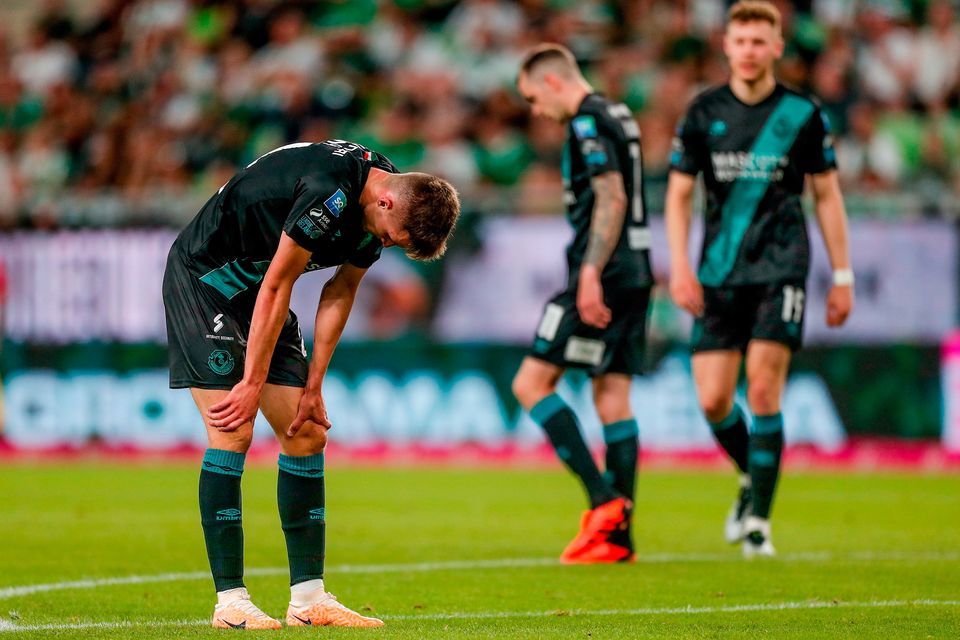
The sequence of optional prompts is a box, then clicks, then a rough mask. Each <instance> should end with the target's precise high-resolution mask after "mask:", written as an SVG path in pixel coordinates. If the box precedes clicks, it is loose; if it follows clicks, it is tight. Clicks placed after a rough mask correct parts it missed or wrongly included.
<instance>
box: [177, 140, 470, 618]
mask: <svg viewBox="0 0 960 640" xmlns="http://www.w3.org/2000/svg"><path fill="white" fill-rule="evenodd" d="M459 213H460V202H459V200H458V198H457V194H456V191H455V190H454V189H453V187H452V186H451V185H450V184H449V183H448V182H446V181H444V180H441V179H440V178H437V177H434V176H430V175H426V174H422V173H398V172H397V169H396V167H395V166H394V165H393V164H391V163H390V162H389V161H388V160H387V159H386V158H384V157H383V156H381V155H379V154H377V153H375V152H373V151H370V150H369V149H366V148H364V147H362V146H360V145H357V144H353V143H349V142H345V141H342V140H328V141H326V142H320V143H298V144H292V145H288V146H286V147H281V148H280V149H276V150H274V151H271V152H270V153H267V154H266V155H264V156H262V157H260V158H259V159H258V160H256V161H254V162H253V163H252V164H250V165H249V166H248V167H247V168H245V169H243V170H242V171H240V172H239V173H238V174H237V175H235V176H234V177H233V178H232V179H231V180H230V181H229V182H228V183H227V184H225V185H224V186H223V187H221V188H220V190H219V191H218V192H217V194H216V195H215V196H213V198H211V199H210V200H209V201H208V202H207V203H206V205H204V207H203V209H202V210H201V211H200V213H198V214H197V216H196V217H195V218H194V219H193V221H192V222H190V224H189V225H188V226H187V227H186V228H185V229H184V230H183V232H181V233H180V235H179V236H178V237H177V239H176V241H175V242H174V244H173V248H172V249H171V250H170V255H169V258H168V259H167V267H166V272H165V274H164V280H163V300H164V305H165V308H166V320H167V334H168V337H169V344H170V386H171V387H172V388H189V389H190V391H191V393H192V394H193V399H194V401H195V402H196V404H197V407H198V409H199V410H200V413H201V415H202V416H203V420H204V423H205V425H206V430H207V436H208V440H209V448H208V449H207V451H206V453H205V454H204V456H203V463H202V466H201V471H200V519H201V524H202V525H203V534H204V539H205V540H206V547H207V556H208V558H209V561H210V570H211V572H212V573H213V580H214V585H215V587H216V590H217V605H216V607H215V609H214V614H213V626H214V627H223V628H231V627H232V628H244V629H278V628H280V622H279V621H278V620H275V619H273V618H272V617H270V616H268V615H267V614H265V613H264V612H263V611H261V610H260V609H259V608H258V607H257V606H256V605H254V604H253V603H252V602H251V600H250V595H249V593H248V592H247V590H246V588H245V587H244V582H243V529H242V507H241V502H240V477H241V474H242V473H243V466H244V458H245V454H246V452H247V450H248V449H249V447H250V442H251V439H252V437H253V421H254V417H255V416H256V413H257V410H258V409H260V410H261V411H262V412H263V415H264V416H265V417H266V419H267V421H268V422H269V423H270V426H271V427H272V428H273V430H274V432H275V433H276V437H277V439H278V440H279V442H280V450H281V453H280V458H279V475H278V479H277V502H278V505H279V510H280V522H281V526H282V528H283V533H284V537H285V538H286V544H287V556H288V560H289V563H290V584H291V587H290V593H291V595H290V606H289V609H288V610H287V616H286V623H287V625H290V626H301V625H337V626H348V627H372V626H380V625H382V624H383V623H382V622H381V621H380V620H378V619H376V618H371V617H366V616H362V615H360V614H358V613H356V612H355V611H352V610H350V609H348V608H347V607H345V606H343V605H342V604H340V603H339V602H337V600H336V598H335V597H334V596H332V595H331V594H329V593H328V592H327V591H326V589H325V588H324V584H323V561H324V546H325V519H326V508H325V504H324V468H323V467H324V465H323V462H324V459H323V450H324V447H325V445H326V441H327V434H326V432H327V429H329V428H330V426H331V424H330V421H329V419H328V418H327V412H326V408H325V406H324V402H323V397H322V395H321V386H322V383H323V377H324V375H325V374H326V372H327V367H328V365H329V363H330V358H331V356H332V355H333V350H334V348H335V347H336V344H337V342H338V340H339V339H340V335H341V333H342V331H343V327H344V325H345V323H346V321H347V317H348V316H349V314H350V309H351V306H352V304H353V300H354V296H355V294H356V291H357V287H358V286H359V285H360V280H361V278H363V275H364V273H365V272H366V270H367V269H368V268H369V267H370V266H371V265H372V264H373V263H374V262H375V261H376V260H377V259H378V258H379V257H380V252H381V250H382V248H383V247H389V246H393V245H397V246H400V247H402V248H403V249H405V250H406V252H407V255H409V256H410V257H412V258H415V259H418V260H431V259H434V258H436V257H439V256H440V255H442V254H443V252H444V250H445V248H446V242H447V238H448V236H449V235H450V232H451V231H452V229H453V226H454V224H455V223H456V219H457V216H458V215H459ZM325 267H336V271H335V272H334V274H333V276H332V277H331V278H330V280H329V281H328V282H327V283H326V285H324V287H323V291H322V293H321V295H320V301H319V304H318V307H317V315H316V330H315V332H314V349H313V357H312V358H311V360H310V362H309V365H308V363H307V357H306V356H307V352H306V349H305V348H304V344H303V339H302V337H301V335H300V329H299V326H298V324H297V318H296V316H295V315H294V314H293V313H292V312H291V311H290V308H289V307H290V293H291V290H292V288H293V283H294V282H295V281H296V280H297V278H298V277H299V276H300V274H302V273H304V272H305V271H313V270H316V269H322V268H325Z"/></svg>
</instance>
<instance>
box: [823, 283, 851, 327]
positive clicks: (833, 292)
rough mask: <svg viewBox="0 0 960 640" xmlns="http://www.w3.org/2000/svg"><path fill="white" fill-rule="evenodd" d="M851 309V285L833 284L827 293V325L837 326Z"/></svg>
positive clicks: (843, 320) (844, 319)
mask: <svg viewBox="0 0 960 640" xmlns="http://www.w3.org/2000/svg"><path fill="white" fill-rule="evenodd" d="M851 311H853V287H852V286H850V285H844V286H836V285H835V286H833V287H831V288H830V293H828V294H827V326H828V327H839V326H840V325H842V324H843V323H844V322H846V321H847V317H848V316H849V315H850V312H851Z"/></svg>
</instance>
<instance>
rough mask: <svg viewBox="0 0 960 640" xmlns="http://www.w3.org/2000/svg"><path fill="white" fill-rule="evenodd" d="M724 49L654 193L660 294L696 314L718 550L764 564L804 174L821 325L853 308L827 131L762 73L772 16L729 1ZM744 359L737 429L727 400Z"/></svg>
mask: <svg viewBox="0 0 960 640" xmlns="http://www.w3.org/2000/svg"><path fill="white" fill-rule="evenodd" d="M724 52H725V53H726V55H727V58H728V59H729V62H730V74H731V75H730V81H729V83H728V84H726V85H723V86H720V87H716V88H713V89H710V90H708V91H706V92H705V93H703V94H701V95H700V96H699V97H697V98H696V99H695V100H694V101H693V103H692V104H691V105H690V107H689V109H688V111H687V115H686V118H685V120H684V122H683V124H682V125H681V126H680V127H679V129H678V133H677V137H676V139H675V141H674V150H673V156H672V159H671V172H670V178H669V184H668V187H667V198H666V222H667V236H668V241H669V246H670V255H671V278H670V292H671V294H672V296H673V299H674V301H675V302H676V303H677V304H678V305H679V306H680V307H682V308H684V309H686V310H687V311H689V312H690V313H692V314H693V315H694V316H696V321H695V323H694V327H693V335H692V337H691V343H692V345H691V346H692V350H693V358H692V359H693V377H694V382H695V383H696V387H697V394H698V396H699V400H700V406H701V408H702V409H703V412H704V413H705V414H706V418H707V421H708V422H709V423H710V426H711V427H712V430H713V434H714V436H715V437H716V439H717V441H718V442H719V443H720V445H721V446H722V447H723V449H724V450H725V451H726V452H727V454H728V455H729V456H730V458H731V460H732V461H733V462H734V464H735V465H736V467H737V470H738V471H739V473H740V493H739V495H738V498H737V500H736V502H735V503H734V506H733V508H732V510H731V512H730V515H729V516H728V517H727V521H726V525H725V534H726V538H727V541H728V542H730V543H736V542H740V541H742V543H743V552H744V555H745V556H747V557H752V556H755V555H763V556H771V555H773V554H774V548H773V545H772V543H771V541H770V509H771V505H772V504H773V496H774V490H775V489H776V484H777V477H778V475H779V470H780V455H781V451H782V449H783V417H782V416H781V414H780V398H781V395H782V393H783V387H784V385H785V383H786V379H787V370H788V368H789V365H790V357H791V354H792V353H793V352H794V351H796V350H797V349H798V348H799V347H800V344H801V340H802V334H803V317H804V306H805V305H804V301H805V289H804V283H805V281H806V278H807V272H808V270H809V262H810V255H809V254H810V248H809V242H808V239H807V229H806V224H805V220H804V214H803V209H802V207H801V202H800V195H801V193H802V191H803V186H804V176H805V175H806V174H810V175H811V181H810V182H811V185H812V187H813V195H814V199H815V201H816V215H817V220H818V221H819V224H820V229H821V231H822V233H823V237H824V241H825V243H826V246H827V252H828V253H829V256H830V263H831V264H832V266H833V287H832V288H831V289H830V293H829V295H828V298H827V324H828V325H829V326H831V327H837V326H840V325H841V324H843V323H844V321H845V320H846V319H847V316H848V315H849V314H850V311H851V309H852V307H853V287H852V285H853V271H852V270H851V268H850V257H849V251H848V246H847V221H846V213H845V211H844V206H843V199H842V197H841V194H840V187H839V184H838V181H837V172H836V162H835V158H834V150H833V140H832V137H831V135H830V128H829V124H828V123H827V120H826V118H825V117H824V115H823V114H822V113H821V111H820V109H819V107H818V106H817V104H816V103H814V102H813V101H811V100H810V99H809V98H806V97H804V96H803V95H801V94H799V93H798V92H797V91H795V90H793V89H791V88H789V87H786V86H784V85H783V84H780V83H779V82H777V80H776V78H775V77H774V72H773V67H774V63H775V62H776V60H777V59H779V58H780V56H781V54H782V53H783V37H782V35H781V31H780V14H779V12H778V11H777V9H776V8H775V7H774V6H773V5H771V4H770V3H768V2H757V1H752V2H737V3H736V4H734V5H733V6H732V7H731V8H730V11H729V14H728V20H727V31H726V35H725V37H724ZM699 173H702V174H703V179H704V183H705V186H706V191H707V199H706V203H707V205H706V219H705V226H706V232H705V234H704V240H703V250H702V253H701V258H700V267H699V270H698V272H697V273H696V274H694V272H693V271H692V269H691V267H690V264H689V262H688V258H687V241H688V236H689V228H690V213H691V208H692V207H691V203H692V198H693V190H694V182H695V180H696V176H697V174H699ZM744 357H746V375H747V402H748V403H749V405H750V410H751V412H752V413H753V419H752V426H751V429H750V430H749V434H748V429H747V418H746V416H745V415H744V413H743V411H742V410H741V409H740V407H739V406H737V405H736V403H735V402H734V394H735V392H736V388H737V379H738V377H739V373H740V365H741V362H742V361H743V359H744Z"/></svg>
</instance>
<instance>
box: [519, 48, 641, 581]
mask: <svg viewBox="0 0 960 640" xmlns="http://www.w3.org/2000/svg"><path fill="white" fill-rule="evenodd" d="M517 88H518V90H519V91H520V93H521V94H522V95H523V97H524V98H525V99H526V100H527V102H528V103H529V104H530V108H531V110H532V112H533V115H534V116H541V117H545V118H550V119H551V120H555V121H557V122H560V123H563V124H565V125H566V127H567V142H566V144H565V146H564V152H563V166H562V170H563V180H564V200H565V203H566V207H567V218H568V220H569V221H570V224H571V225H572V226H573V229H574V239H573V241H572V242H571V243H570V245H569V246H568V247H567V265H568V276H567V277H568V280H567V286H566V288H565V289H564V290H563V291H562V292H560V293H558V294H557V295H556V296H554V297H553V299H551V300H550V302H549V303H548V304H547V305H546V308H545V309H544V312H543V317H542V320H541V321H540V326H539V328H538V329H537V334H536V338H535V340H534V343H533V348H532V350H531V352H530V354H529V355H528V356H527V357H526V358H525V359H524V360H523V363H522V364H521V365H520V370H519V371H518V372H517V375H516V377H515V378H514V381H513V392H514V394H515V395H516V396H517V399H518V400H519V401H520V404H521V405H523V407H524V408H525V409H527V410H528V411H529V412H530V416H531V417H532V418H533V420H534V421H536V422H537V423H538V424H539V425H540V426H541V427H542V428H543V429H544V431H545V432H546V434H547V437H548V438H549V440H550V442H551V444H552V445H553V447H554V449H555V450H556V453H557V456H558V457H559V458H560V459H561V460H562V461H563V462H564V464H566V465H567V467H568V468H569V469H570V470H571V471H572V472H573V473H574V474H576V475H577V477H578V478H579V479H580V481H581V482H582V484H583V486H584V489H585V490H586V493H587V497H588V500H589V503H590V510H589V511H587V512H586V513H585V514H584V516H583V519H582V521H581V529H580V532H579V534H578V535H577V536H576V538H574V540H573V541H572V542H571V543H570V544H569V545H567V547H566V549H564V551H563V553H562V554H561V556H560V560H561V561H562V562H566V563H599V562H628V561H631V560H633V557H634V555H633V542H632V540H631V535H630V518H631V515H632V509H633V498H634V489H635V484H636V473H637V455H638V448H639V443H638V429H637V422H636V420H635V419H634V417H633V412H632V410H631V408H630V398H629V394H630V382H631V376H633V375H635V374H639V373H640V372H641V369H642V365H643V362H642V361H643V352H644V347H645V329H646V318H647V306H648V303H649V300H650V287H651V286H652V283H653V278H652V274H651V271H650V260H649V247H650V234H649V230H648V229H647V221H646V212H645V208H644V201H643V184H642V171H641V154H640V130H639V128H638V126H637V123H636V121H635V120H634V118H633V115H632V114H631V113H630V110H629V109H628V108H627V107H626V106H624V105H623V104H616V103H613V102H611V101H609V100H607V99H606V98H604V97H603V96H601V95H600V94H597V93H594V91H593V89H592V87H591V86H590V85H589V84H588V83H587V81H586V80H585V79H584V77H583V75H582V74H581V73H580V69H579V68H578V66H577V63H576V60H575V59H574V57H573V55H572V54H571V53H570V51H568V50H567V49H566V48H564V47H562V46H559V45H553V44H546V45H541V46H539V47H537V48H535V49H533V50H532V51H531V52H530V53H528V54H527V56H526V57H525V59H524V61H523V63H522V66H521V70H520V74H519V77H518V82H517ZM569 367H574V368H578V369H585V370H586V371H587V373H588V374H589V375H590V376H591V377H592V379H593V398H594V404H595V406H596V409H597V413H598V415H599V417H600V420H601V421H602V422H603V436H604V440H605V442H606V445H607V450H606V472H605V473H601V472H600V470H599V468H598V467H597V465H596V463H595V462H594V460H593V457H592V456H591V454H590V450H589V449H588V448H587V445H586V443H585V442H584V439H583V435H582V434H581V431H580V427H579V424H578V422H577V417H576V415H574V413H573V411H572V410H571V409H570V408H569V407H568V406H567V405H566V403H564V401H563V400H561V399H560V397H559V396H558V395H557V394H556V389H557V383H558V382H559V380H560V377H561V376H562V375H563V373H564V370H565V369H567V368H569Z"/></svg>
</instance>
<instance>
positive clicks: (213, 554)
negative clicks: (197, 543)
mask: <svg viewBox="0 0 960 640" xmlns="http://www.w3.org/2000/svg"><path fill="white" fill-rule="evenodd" d="M245 458H246V455H245V454H243V453H236V452H234V451H225V450H223V449H207V450H206V452H205V453H204V454H203V462H202V463H201V467H200V524H201V525H202V526H203V539H204V541H205V542H206V545H207V558H208V559H209V560H210V572H211V573H212V574H213V584H214V586H215V587H216V589H217V591H226V590H227V589H236V588H238V587H242V586H244V585H243V521H242V518H241V512H240V511H241V510H240V477H241V476H242V475H243V462H244V459H245Z"/></svg>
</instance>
